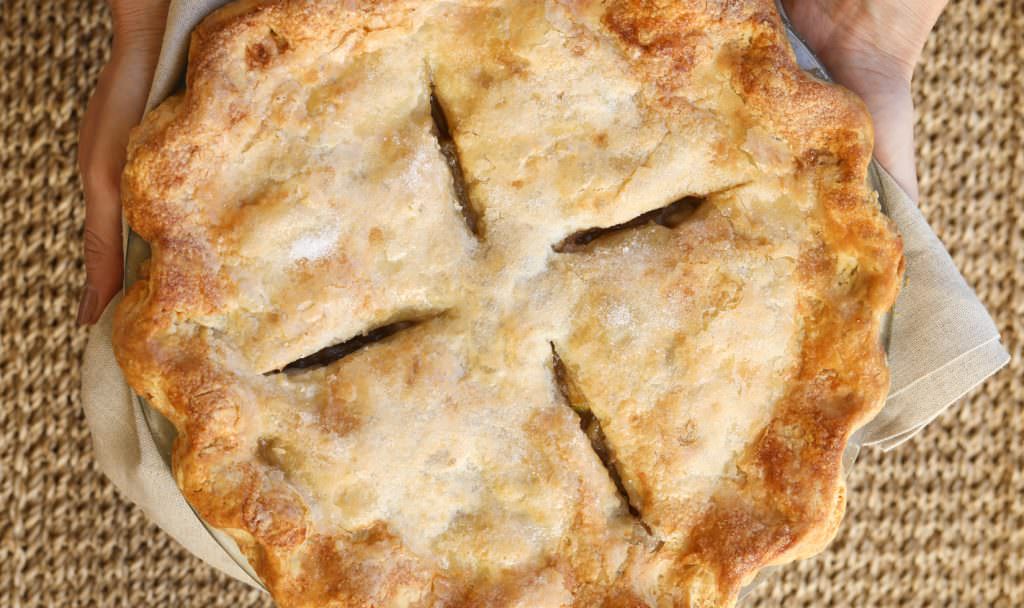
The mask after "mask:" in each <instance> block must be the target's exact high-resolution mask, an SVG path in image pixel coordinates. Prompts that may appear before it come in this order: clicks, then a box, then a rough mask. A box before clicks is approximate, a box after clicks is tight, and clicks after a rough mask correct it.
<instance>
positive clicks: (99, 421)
mask: <svg viewBox="0 0 1024 608" xmlns="http://www.w3.org/2000/svg"><path fill="white" fill-rule="evenodd" d="M224 3H225V2H224V0H175V1H172V2H171V5H170V9H169V13H168V20H167V30H166V33H165V36H164V42H163V50H162V52H161V55H160V61H159V64H158V66H157V71H156V75H155V77H154V80H153V85H152V89H151V91H150V96H149V101H148V107H149V108H152V107H153V106H155V105H156V104H157V103H159V102H160V101H162V100H163V99H165V98H166V97H167V96H168V95H170V94H171V93H173V92H174V91H175V90H176V89H177V87H178V86H179V85H180V82H181V77H182V74H183V70H184V67H185V61H186V54H187V49H188V38H189V33H190V32H191V31H192V29H193V28H194V27H195V26H196V25H197V24H198V23H199V22H200V21H201V20H202V18H203V17H205V16H206V15H207V14H209V12H210V11H212V10H214V9H215V8H217V7H218V6H220V5H222V4H224ZM801 59H802V60H803V59H804V58H803V57H801ZM805 67H807V66H805ZM879 173H880V177H879V182H880V184H879V187H880V193H879V194H880V196H881V198H882V200H883V202H884V204H885V208H886V211H887V212H888V213H889V215H890V216H891V217H892V218H893V220H894V221H895V223H896V225H897V227H898V228H899V230H900V233H901V234H902V235H903V239H904V247H905V251H906V259H907V280H906V285H905V286H904V288H903V291H902V292H901V293H900V297H899V300H898V301H897V303H896V308H895V311H894V313H893V319H892V332H891V343H890V349H889V363H890V368H891V372H892V389H891V392H890V395H889V398H888V401H887V402H886V405H885V408H884V409H883V410H882V412H881V413H880V414H879V415H878V417H877V418H876V419H875V420H874V421H872V422H871V423H870V424H868V425H867V426H866V427H864V428H863V429H861V430H860V431H858V433H857V435H856V437H855V440H856V441H857V442H859V443H861V444H864V445H876V446H880V447H882V448H883V449H892V448H894V447H896V446H898V445H899V444H901V443H903V442H904V441H906V440H907V439H909V438H910V437H912V436H913V435H914V434H916V433H917V432H919V431H920V430H921V429H922V428H924V426H926V425H927V424H928V423H929V422H931V421H932V420H934V419H935V417H936V416H938V415H939V414H940V413H941V412H942V411H943V410H945V409H946V408H948V407H949V406H950V405H951V404H952V403H954V402H955V401H956V400H957V399H959V398H960V397H961V396H963V395H964V394H965V393H966V392H967V391H969V390H970V389H971V388H973V387H975V386H977V385H978V384H979V383H981V382H982V381H983V380H984V379H985V378H987V377H989V376H990V375H992V374H993V373H995V372H996V371H997V370H998V369H999V368H1001V367H1002V366H1004V365H1005V364H1006V363H1007V362H1008V361H1009V355H1008V354H1007V352H1006V350H1005V349H1004V348H1003V347H1002V345H1001V344H1000V342H999V334H998V332H997V331H996V328H995V324H994V323H993V322H992V319H991V318H990V317H989V315H988V312H987V311H986V310H985V308H984V306H982V304H981V302H980V301H978V298H977V296H976V295H975V294H974V292H973V291H972V290H971V288H970V287H969V286H968V285H967V283H966V282H965V281H964V278H963V277H962V276H961V275H960V273H959V271H958V270H957V269H956V266H955V265H954V264H953V261H952V260H951V259H950V257H949V254H948V253H947V252H946V250H945V248H943V246H942V244H941V243H940V242H939V240H938V238H937V237H936V236H935V233H934V232H932V230H931V229H930V228H929V227H928V224H927V222H926V221H925V219H924V217H923V216H922V215H921V213H920V211H919V210H918V209H917V206H916V205H915V204H914V202H913V201H911V200H910V198H909V197H907V195H906V194H905V193H903V191H902V190H900V188H899V186H897V185H896V182H895V181H894V180H893V179H892V177H891V176H889V175H888V174H887V173H885V171H879ZM113 308H114V306H113V305H111V306H110V307H109V308H108V309H107V311H106V312H105V314H104V316H103V318H102V320H101V321H100V322H99V323H98V324H97V325H96V326H95V327H94V328H93V329H92V332H91V333H90V336H89V344H88V347H87V348H86V352H85V360H84V367H83V370H82V383H83V385H82V401H83V407H84V409H85V413H86V417H87V420H88V423H89V426H90V429H91V431H92V436H93V443H94V445H95V451H96V459H97V462H98V464H99V466H100V468H101V469H102V470H103V471H104V472H105V473H106V474H107V475H108V476H109V477H110V479H111V480H112V481H113V482H114V485H116V486H117V487H118V488H119V489H120V490H121V492H123V493H124V494H125V496H127V497H128V498H129V499H130V500H132V501H133V502H135V503H136V504H137V505H139V506H140V507H141V508H142V509H143V510H144V511H145V512H146V514H147V515H148V516H149V517H150V518H151V519H152V520H153V521H154V522H155V523H156V524H157V525H159V526H160V527H161V528H163V529H164V530H165V531H166V532H167V533H168V534H170V535H171V536H172V537H173V538H175V539H176V540H177V541H178V542H180V543H181V544H182V545H184V546H185V547H186V548H188V549H189V550H190V551H192V552H193V553H195V554H196V555H197V556H199V557H200V558H202V559H203V560H205V561H206V562H207V563H209V564H210V565H212V566H214V567H216V568H219V569H220V570H223V571H224V572H226V573H228V574H230V575H231V576H233V577H235V578H237V579H239V580H242V581H245V582H248V583H250V584H253V585H258V584H259V583H258V582H257V581H256V580H255V579H254V578H252V577H251V576H250V575H249V574H247V573H246V572H245V570H243V569H242V568H241V567H240V566H239V565H238V564H236V563H235V561H234V560H233V559H232V558H231V557H230V556H229V555H228V553H227V552H226V551H225V550H224V549H223V548H222V547H221V545H220V544H218V543H217V542H216V541H215V540H214V538H213V536H211V535H210V533H209V532H208V531H207V530H206V528H205V527H204V526H203V524H202V523H201V522H200V521H199V519H198V517H196V515H195V513H194V512H193V511H192V510H191V508H189V506H188V504H187V503H186V502H185V500H184V499H183V498H182V497H181V494H180V493H179V491H178V488H177V485H176V484H175V482H174V478H173V477H172V475H171V472H170V469H169V467H168V466H167V461H166V454H165V453H163V452H162V451H161V450H160V449H159V448H158V445H157V442H156V441H155V440H154V438H153V436H152V435H151V433H150V432H149V427H148V426H147V423H146V420H145V418H144V417H143V414H142V411H141V409H140V406H139V404H138V403H137V402H136V401H135V399H134V397H133V395H132V394H131V391H130V390H129V389H128V387H127V386H126V385H125V383H124V379H123V377H122V376H121V372H120V370H119V368H118V366H117V363H116V361H115V360H114V355H113V351H112V349H111V344H110V335H111V318H112V316H113ZM853 500H856V497H853Z"/></svg>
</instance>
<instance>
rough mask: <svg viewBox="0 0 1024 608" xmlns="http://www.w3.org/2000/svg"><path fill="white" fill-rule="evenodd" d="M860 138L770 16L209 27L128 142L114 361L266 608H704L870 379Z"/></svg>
mask: <svg viewBox="0 0 1024 608" xmlns="http://www.w3.org/2000/svg"><path fill="white" fill-rule="evenodd" d="M662 4H663V6H662ZM871 147H872V132H871V126H870V122H869V120H868V117H867V114H866V112H865V110H864V107H863V105H862V104H861V102H860V101H859V100H857V99H856V98H855V97H853V96H852V95H851V94H850V93H848V92H846V91H844V90H843V89H841V88H838V87H835V86H832V85H829V84H826V83H823V82H819V81H817V80H814V79H813V78H811V77H809V76H807V75H805V74H803V73H801V72H800V71H799V69H798V68H797V66H796V64H795V60H794V58H793V56H792V53H791V51H790V50H789V48H788V46H787V44H786V40H785V35H784V31H783V29H782V26H781V24H780V22H779V18H778V16H777V15H776V14H775V10H774V5H773V3H772V2H770V0H746V1H742V2H735V1H729V2H727V1H725V0H722V1H720V2H717V1H711V2H707V1H704V0H699V1H698V0H680V1H678V2H669V3H651V2H645V1H641V0H611V1H604V2H598V1H596V0H582V1H580V0H571V1H570V0H548V1H531V2H527V1H525V0H519V1H516V0H504V1H491V0H460V1H457V2H440V1H432V0H420V1H411V0H409V1H403V0H395V1H390V2H360V1H356V2H349V1H346V2H342V1H340V0H334V1H327V0H316V1H310V2H298V1H294V0H270V1H264V2H257V1H253V0H242V1H241V2H237V3H234V4H231V5H228V6H227V7H225V8H223V9H221V10H219V11H217V12H215V13H213V14H212V15H211V16H209V17H207V18H206V19H205V20H204V21H203V23H202V24H201V25H200V26H199V27H198V28H197V30H196V31H195V32H194V34H193V37H192V44H191V51H190V55H189V67H188V77H187V80H186V88H185V90H184V91H183V92H182V93H181V94H179V95H176V96H174V97H171V98H170V99H168V100H167V101H165V102H164V103H163V104H161V105H160V106H159V107H157V108H156V109H155V110H153V111H151V112H150V113H149V114H147V116H146V117H145V119H144V120H143V123H142V125H141V126H140V127H138V128H137V129H136V130H135V132H134V133H133V135H132V138H131V142H130V144H129V159H128V163H127V166H126V169H125V172H124V177H123V185H122V192H123V199H124V209H125V213H126V216H127V218H128V221H129V223H130V224H131V225H132V227H133V228H134V229H135V230H136V231H137V232H138V233H139V234H140V235H141V236H142V237H143V238H144V239H146V240H147V241H148V242H149V243H150V244H151V246H152V252H153V256H152V260H151V261H150V263H149V266H148V271H147V272H146V274H145V276H144V277H143V278H142V279H141V280H140V281H139V282H137V283H136V284H135V285H133V286H132V287H131V289H130V290H129V291H128V293H127V295H126V297H125V299H124V300H123V301H122V303H121V304H120V306H119V309H118V311H117V316H116V320H115V327H114V330H115V331H114V345H115V351H116V353H117V356H118V360H119V362H120V364H121V366H122V367H123V369H124V371H125V375H126V377H127V379H128V381H129V383H130V384H131V386H132V387H133V388H134V389H135V390H136V391H137V392H139V393H140V394H141V395H142V396H144V397H145V398H146V399H147V400H148V401H149V402H150V403H151V404H152V405H153V406H154V407H156V408H157V409H159V410H160V411H161V412H162V413H164V414H165V415H166V416H167V417H168V418H169V419H170V420H171V421H172V422H173V423H174V425H175V426H176V428H177V429H178V432H179V435H178V439H177V441H176V443H175V448H174V454H173V469H174V474H175V477H176V479H177V481H178V483H179V485H180V486H181V488H182V491H183V493H184V494H185V496H186V498H187V499H188V500H189V502H190V503H191V504H192V505H193V506H194V507H195V508H196V510H197V511H198V512H199V513H200V514H201V515H202V517H203V518H204V519H205V520H206V521H207V522H209V523H210V524H212V525H213V526H216V527H218V528H220V529H222V530H225V531H226V532H227V533H228V534H230V535H231V536H232V537H233V538H234V539H235V540H236V541H237V542H238V544H239V547H240V548H241V549H242V551H243V552H244V554H245V555H246V557H247V558H248V560H249V561H250V563H251V564H252V566H253V567H254V569H255V571H256V572H257V573H258V574H259V576H260V577H261V579H262V580H263V582H264V583H265V584H266V586H267V587H268V588H269V590H270V591H271V593H272V594H273V596H274V598H275V599H276V601H277V602H278V604H280V605H282V606H296V607H298V606H303V607H305V606H339V607H340V606H352V607H355V606H360V607H362V606H378V607H385V606H387V607H390V606H522V607H548V606H610V607H619V606H652V607H653V606H659V607H660V606H730V605H732V604H733V603H734V602H735V600H736V597H737V593H738V591H739V589H740V588H741V586H742V585H744V584H745V583H747V582H749V581H750V580H752V578H753V577H754V576H755V575H756V574H757V572H758V571H759V570H760V569H761V568H763V567H765V566H767V565H771V564H778V563H782V562H786V561H790V560H793V559H798V558H802V557H805V556H808V555H811V554H813V553H815V552H817V551H820V550H821V549H822V548H823V547H824V546H825V544H826V543H827V542H828V540H829V539H830V538H831V537H832V536H833V534H834V533H835V530H836V528H837V526H838V524H839V520H840V518H841V516H842V511H843V506H844V486H843V481H842V476H841V462H840V459H841V455H842V452H843V450H844V447H845V445H846V442H847V440H848V439H849V436H850V434H851V433H852V432H853V431H854V430H856V429H857V428H858V427H859V426H861V425H862V424H864V423H865V422H866V421H867V420H869V419H870V418H871V416H873V415H874V413H875V412H876V411H877V410H878V408H879V407H880V406H881V404H882V401H883V399H884V396H885V394H886V390H887V388H888V372H887V369H886V365H885V355H884V352H883V350H882V347H881V345H880V343H879V338H878V334H879V327H880V320H881V318H882V316H883V315H884V314H885V311H887V310H888V309H889V308H890V307H891V305H892V303H893V301H894V299H895V295H896V291H897V286H898V282H899V278H900V274H901V272H902V249H901V244H900V239H899V237H898V236H897V235H896V234H895V232H894V231H893V229H892V227H891V225H890V223H889V222H888V221H887V220H886V219H885V218H884V217H883V216H882V215H881V213H880V211H879V208H878V204H877V200H876V198H875V195H874V193H872V192H871V191H870V190H869V189H868V188H867V186H866V179H865V177H866V168H867V163H868V160H869V158H870V152H871Z"/></svg>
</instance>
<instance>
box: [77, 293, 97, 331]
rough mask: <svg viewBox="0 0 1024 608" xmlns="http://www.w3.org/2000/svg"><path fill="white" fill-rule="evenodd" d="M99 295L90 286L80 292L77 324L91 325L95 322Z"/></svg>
mask: <svg viewBox="0 0 1024 608" xmlns="http://www.w3.org/2000/svg"><path fill="white" fill-rule="evenodd" d="M99 301H100V294H99V292H97V291H96V289H95V288H94V287H92V286H90V285H86V286H85V289H83V290H82V299H81V300H79V301H78V324H79V325H92V324H93V323H95V322H96V308H97V304H98V303H99Z"/></svg>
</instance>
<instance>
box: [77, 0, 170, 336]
mask: <svg viewBox="0 0 1024 608" xmlns="http://www.w3.org/2000/svg"><path fill="white" fill-rule="evenodd" d="M169 4H170V2H169V0H111V2H110V9H111V13H112V15H113V19H114V46H113V49H112V50H111V53H110V60H109V61H108V62H107V65H105V66H104V67H103V70H102V71H101V72H100V77H99V81H98V82H97V84H96V90H95V91H93V94H92V97H91V98H90V99H89V105H88V107H87V108H86V111H85V117H84V118H83V119H82V125H81V130H80V132H79V136H78V168H79V172H80V174H81V176H82V186H83V189H84V191H85V275H86V283H85V287H84V288H83V290H82V295H81V301H80V302H79V305H78V323H79V324H80V325H90V324H92V323H95V322H96V321H97V319H99V316H100V315H101V314H102V313H103V309H104V308H106V306H107V304H108V303H109V302H110V300H111V298H113V297H114V295H115V294H116V293H117V292H118V291H119V290H120V289H121V271H122V266H123V261H122V255H123V254H122V242H121V195H120V190H121V187H120V182H121V171H122V169H123V168H124V162H125V156H126V154H127V147H128V134H129V132H130V131H131V129H132V127H134V126H135V125H136V124H138V122H139V120H140V119H141V118H142V113H143V111H144V110H145V107H146V97H147V95H148V94H149V85H150V83H151V82H152V80H153V71H154V70H155V69H156V62H157V58H158V57H159V55H160V44H161V41H162V40H163V33H164V26H165V23H166V19H167V7H168V5H169Z"/></svg>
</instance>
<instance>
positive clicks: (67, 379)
mask: <svg viewBox="0 0 1024 608" xmlns="http://www.w3.org/2000/svg"><path fill="white" fill-rule="evenodd" d="M109 38H110V28H109V21H108V15H107V12H106V9H105V8H104V4H103V3H102V2H100V1H98V0H94V1H84V0H63V1H62V2H37V1H36V0H0V62H2V72H0V213H2V215H0V255H2V257H0V323H2V333H0V340H2V351H0V387H2V393H0V606H15V607H18V606H182V607H190V606H232V607H234V606H270V605H271V602H270V601H269V599H267V598H266V597H265V596H263V595H262V594H260V593H258V592H256V591H254V590H252V589H250V588H248V587H246V586H244V585H242V584H240V583H237V582H235V581H233V580H231V579H229V578H228V577H226V576H224V575H221V574H218V573H217V572H215V571H214V570H212V569H210V568H207V567H205V566H204V565H203V564H201V563H200V562H199V561H198V560H196V559H195V558H193V557H191V556H190V555H189V554H188V553H187V552H186V551H184V550H183V549H182V548H181V547H179V546H178V545H177V544H175V543H174V541H172V540H170V539H169V538H168V537H166V536H165V535H164V534H163V533H161V532H160V531H159V530H158V529H157V528H156V527H154V526H153V525H151V524H149V523H148V522H147V521H146V520H145V518H144V517H143V515H142V513H141V512H140V511H139V510H138V509H136V508H134V507H133V506H132V505H130V504H128V503H126V502H125V501H124V500H122V499H121V498H120V497H119V496H118V495H117V494H116V493H115V491H114V489H113V487H112V486H111V485H110V483H108V482H107V480H106V479H105V478H104V477H103V476H102V475H101V474H99V473H98V472H97V471H96V469H95V466H94V465H93V461H92V454H91V451H92V448H91V445H90V439H89V436H88V434H87V432H86V428H85V422H84V420H83V418H82V413H81V409H80V406H79V389H78V387H79V382H80V361H81V352H82V348H83V347H84V345H85V331H84V330H81V329H78V328H76V327H75V324H74V317H75V310H76V306H77V301H76V297H77V295H78V290H79V288H80V285H81V284H82V281H83V279H84V270H83V265H82V258H81V226H82V221H83V203H82V196H81V191H80V189H79V185H78V177H77V175H76V170H75V145H76V137H77V126H78V122H79V120H80V118H81V116H82V113H83V111H84V107H85V102H86V99H87V96H88V93H89V91H90V90H91V88H92V86H93V83H94V81H95V79H96V75H97V73H98V71H99V68H100V66H101V65H102V63H103V61H104V60H105V58H106V56H107V52H108V46H109ZM1022 41H1024V3H1022V2H1021V0H1008V1H1002V2H997V1H994V0H982V1H980V2H977V1H972V0H965V1H960V2H954V3H953V4H952V5H951V6H950V7H949V9H947V12H946V14H945V15H944V16H943V18H942V19H941V20H940V22H939V25H938V28H937V30H936V32H935V33H934V35H933V37H932V39H931V40H930V42H929V44H928V47H927V51H926V58H925V60H924V62H923V65H922V66H921V68H920V70H919V72H918V74H917V80H916V84H915V96H916V101H917V105H918V112H919V116H920V118H919V122H918V144H919V145H918V149H919V154H920V156H919V163H918V166H919V168H920V172H921V192H922V200H923V208H924V211H925V215H926V216H927V217H928V218H929V220H930V221H931V222H932V224H933V226H934V227H935V229H936V231H937V232H938V233H939V236H940V237H942V239H943V240H944V241H945V243H946V244H947V246H948V247H949V249H950V251H951V253H952V255H953V258H954V260H956V262H957V264H958V265H959V266H960V268H961V269H962V270H963V271H964V274H965V275H966V277H967V279H968V281H969V282H970V283H971V284H972V285H973V286H974V287H975V288H976V289H977V290H978V292H979V295H980V296H981V299H982V301H984V302H985V304H986V305H987V306H988V307H989V309H990V310H991V311H992V313H993V314H994V316H995V319H996V322H997V323H998V324H999V328H1000V331H1001V332H1002V336H1003V339H1004V342H1005V344H1006V347H1007V349H1008V350H1009V351H1010V353H1011V355H1012V356H1013V360H1012V362H1011V363H1010V366H1009V368H1008V369H1004V370H1003V371H1002V372H1000V373H999V374H998V375H997V376H996V377H995V378H993V379H991V380H989V381H988V382H987V383H986V384H985V385H984V386H983V387H982V388H981V389H979V390H976V391H975V392H974V393H972V394H971V395H970V396H969V397H968V398H967V399H965V400H964V401H963V402H962V403H960V404H959V405H958V406H955V407H954V409H952V410H951V411H950V412H948V413H947V414H945V415H944V416H943V417H942V418H941V419H940V420H939V421H938V422H937V423H935V424H933V425H932V426H931V427H929V428H928V429H926V430H925V431H924V433H922V434H921V435H920V436H918V437H917V438H916V439H914V440H913V441H912V442H911V443H910V444H908V445H906V446H904V447H902V448H900V449H898V450H896V451H895V452H891V453H889V454H882V453H880V452H875V451H868V452H867V453H865V454H863V455H862V457H861V461H860V463H859V464H858V465H857V467H856V468H855V469H854V471H853V473H852V475H851V477H850V491H849V509H848V514H847V517H846V521H845V522H844V524H843V527H842V530H841V531H840V533H839V536H838V538H837V539H836V541H835V542H834V543H833V544H832V546H831V548H830V549H829V550H828V551H826V552H825V553H824V554H822V555H820V556H818V557H817V558H814V559H811V560H808V561H805V562H802V563H799V564H794V565H791V566H788V567H786V568H783V569H782V570H780V571H779V572H778V573H777V575H776V576H775V577H773V578H772V579H771V580H770V581H769V582H768V583H766V584H765V585H764V586H762V587H759V588H758V589H757V591H756V592H755V593H754V595H753V597H751V598H750V599H749V600H748V602H747V604H746V605H748V606H776V605H785V606H807V607H811V606H813V607H816V608H817V607H821V606H896V605H900V606H932V605H934V606H1021V605H1024V562H1022V559H1024V558H1022V555H1024V446H1022V443H1024V365H1022V355H1024V352H1022V341H1024V136H1022V131H1024V93H1022V85H1021V81H1022V79H1024V69H1022V68H1021V67H1020V66H1021V65H1024V45H1022Z"/></svg>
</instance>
